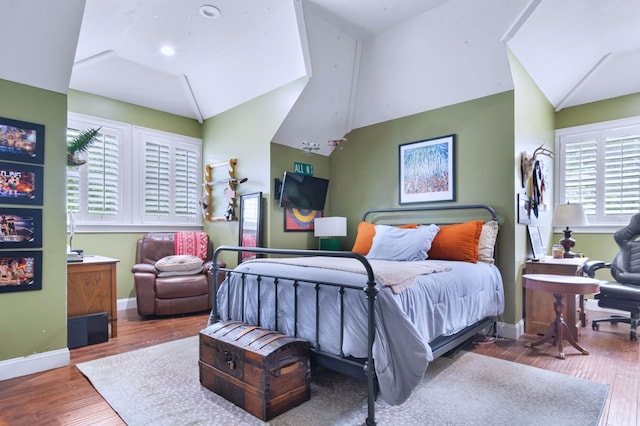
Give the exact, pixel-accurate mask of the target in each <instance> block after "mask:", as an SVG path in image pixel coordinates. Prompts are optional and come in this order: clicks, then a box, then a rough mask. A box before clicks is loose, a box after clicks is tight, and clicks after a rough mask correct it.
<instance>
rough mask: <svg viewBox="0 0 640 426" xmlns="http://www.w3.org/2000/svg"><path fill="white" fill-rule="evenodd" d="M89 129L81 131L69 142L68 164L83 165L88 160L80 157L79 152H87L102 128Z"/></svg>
mask: <svg viewBox="0 0 640 426" xmlns="http://www.w3.org/2000/svg"><path fill="white" fill-rule="evenodd" d="M101 128H102V127H98V128H97V129H95V128H94V129H87V130H83V131H81V132H79V133H78V134H77V135H76V136H75V137H73V138H72V139H71V140H70V141H68V142H67V166H82V165H83V164H85V163H86V162H87V160H84V159H80V158H78V154H80V153H82V152H85V151H86V150H87V149H89V146H91V144H92V143H93V142H94V141H95V140H96V137H97V136H98V135H99V134H100V129H101Z"/></svg>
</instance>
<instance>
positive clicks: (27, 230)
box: [0, 207, 42, 249]
mask: <svg viewBox="0 0 640 426" xmlns="http://www.w3.org/2000/svg"><path fill="white" fill-rule="evenodd" d="M41 247H42V210H40V209H12V208H7V207H0V249H14V248H41Z"/></svg>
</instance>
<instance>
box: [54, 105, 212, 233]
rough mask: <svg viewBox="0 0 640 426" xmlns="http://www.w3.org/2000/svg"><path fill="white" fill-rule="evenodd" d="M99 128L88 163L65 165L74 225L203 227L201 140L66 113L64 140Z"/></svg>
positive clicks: (120, 228)
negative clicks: (75, 165) (67, 118)
mask: <svg viewBox="0 0 640 426" xmlns="http://www.w3.org/2000/svg"><path fill="white" fill-rule="evenodd" d="M98 127H99V128H100V132H99V134H98V136H97V137H96V139H95V142H94V143H92V144H91V145H90V146H89V149H88V150H87V151H86V152H85V153H83V159H84V160H86V161H87V162H86V164H85V165H82V166H79V167H74V166H71V167H67V209H68V211H70V212H71V213H73V215H74V222H75V224H76V225H77V226H78V230H86V231H91V230H98V228H100V229H99V230H100V231H104V228H105V227H108V228H109V229H110V230H114V231H123V230H129V231H130V230H132V228H145V230H146V229H147V228H153V230H162V229H172V230H173V229H176V228H177V227H198V228H199V227H200V226H201V211H200V208H199V199H200V195H201V191H202V185H201V184H202V182H201V180H202V178H201V176H202V173H201V164H202V159H201V149H202V141H201V140H199V139H194V138H189V137H185V136H181V135H175V134H171V133H166V132H161V131H157V130H152V129H146V128H143V127H137V126H131V125H129V124H126V123H118V122H113V121H109V120H103V119H97V118H93V117H87V116H82V115H79V114H69V120H68V129H67V140H71V139H72V138H73V137H74V136H76V135H77V134H78V133H79V132H81V131H82V130H86V129H90V128H98ZM149 230H151V229H149Z"/></svg>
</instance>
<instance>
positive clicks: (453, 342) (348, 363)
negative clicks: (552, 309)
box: [209, 204, 498, 425]
mask: <svg viewBox="0 0 640 426" xmlns="http://www.w3.org/2000/svg"><path fill="white" fill-rule="evenodd" d="M474 209H482V210H486V211H487V212H488V213H489V214H490V216H491V219H492V220H496V221H497V220H498V218H497V215H496V213H495V211H494V210H493V208H492V207H490V206H488V205H484V204H472V205H455V206H446V207H443V206H428V207H405V208H403V207H401V208H389V209H373V210H369V211H367V212H366V213H365V214H364V215H363V220H366V219H367V217H368V216H371V215H377V214H381V215H384V214H391V215H398V214H402V213H410V212H414V213H419V212H425V211H449V210H474ZM450 223H456V222H450ZM440 224H443V223H442V222H440ZM223 252H237V253H240V252H251V253H255V255H256V256H258V257H263V256H270V255H275V256H326V257H343V258H352V259H356V260H357V261H358V262H360V263H361V264H362V266H363V268H364V270H365V271H366V276H367V278H366V284H365V285H364V286H359V285H349V284H336V283H332V282H321V281H310V280H308V279H304V278H303V277H285V276H270V275H265V274H255V273H248V272H237V271H235V270H233V269H230V268H226V267H225V268H222V267H219V266H218V257H219V255H220V254H221V253H223ZM494 253H495V250H494ZM494 256H495V255H494ZM211 271H212V275H213V284H214V287H213V288H214V289H215V291H214V297H213V300H212V310H211V315H210V317H209V325H211V324H213V323H215V322H218V321H220V313H219V310H218V299H217V297H216V295H217V291H218V288H219V284H221V283H218V272H219V271H224V272H225V275H226V276H227V277H229V276H230V275H231V274H241V285H242V286H243V290H242V292H241V294H243V295H244V286H245V279H246V276H247V275H254V276H257V281H258V286H257V291H258V294H260V281H261V278H262V277H265V278H272V279H273V280H274V285H275V287H276V289H275V290H276V291H275V294H277V286H278V285H279V284H280V282H281V280H284V281H285V282H286V283H287V285H293V287H294V324H295V327H296V328H295V331H294V336H295V337H298V336H297V319H298V309H297V305H298V303H297V292H296V290H297V287H298V286H299V284H300V282H305V283H309V282H310V283H312V284H314V286H315V291H316V297H315V300H316V318H315V328H316V329H315V332H316V342H319V338H318V337H319V327H320V325H319V324H320V318H319V314H320V308H319V291H320V289H321V288H322V287H326V286H328V287H337V288H339V293H340V301H341V306H340V354H339V355H335V354H331V353H328V352H323V351H322V349H321V348H320V345H319V343H315V344H314V345H312V347H311V352H310V358H311V361H312V362H313V363H314V365H318V366H321V367H325V368H328V369H331V370H334V371H336V372H338V373H340V374H345V375H348V376H351V377H355V378H358V379H363V380H366V382H367V419H366V424H367V425H375V424H376V420H375V400H376V396H377V392H378V384H377V378H376V373H375V366H374V359H373V340H374V336H375V301H376V298H377V295H378V292H379V291H380V290H379V288H378V285H377V284H376V282H375V276H374V273H373V269H372V268H371V265H370V264H369V262H368V260H367V258H366V257H365V256H363V255H361V254H358V253H354V252H350V251H325V250H293V249H270V248H261V247H235V246H220V247H218V248H217V249H216V250H215V253H214V256H213V262H212V267H211ZM346 289H355V290H362V291H364V293H365V295H366V298H367V307H368V312H367V357H366V358H353V357H346V356H345V355H344V353H342V346H343V345H342V344H343V339H344V312H345V306H344V293H345V290H346ZM241 303H242V304H243V305H244V300H242V302H241ZM275 303H276V306H275V312H276V315H275V317H276V318H275V328H276V329H277V328H278V319H277V303H278V298H277V297H276V298H275ZM230 305H231V304H230V303H227V307H228V309H230ZM260 308H261V306H260V299H259V298H258V316H257V318H258V320H259V319H260V314H259V311H260ZM227 317H230V312H227ZM234 319H236V320H240V321H244V320H245V318H234ZM496 320H497V319H496V318H495V317H488V318H485V319H483V320H481V321H478V322H476V323H475V324H472V325H470V326H468V327H466V328H465V329H464V330H462V331H460V332H458V333H456V334H455V335H452V336H440V337H438V338H436V339H434V340H433V341H432V342H431V343H429V346H430V347H431V349H432V352H433V357H434V358H438V357H440V356H442V355H444V354H446V353H448V352H450V351H452V350H454V349H456V348H458V347H460V346H462V345H464V344H465V343H466V342H468V341H469V340H470V339H472V338H473V337H474V336H475V335H476V334H477V333H478V332H480V330H482V329H486V328H488V327H490V326H491V325H493V326H494V328H493V329H494V330H495V322H496ZM256 325H258V326H260V325H261V324H256Z"/></svg>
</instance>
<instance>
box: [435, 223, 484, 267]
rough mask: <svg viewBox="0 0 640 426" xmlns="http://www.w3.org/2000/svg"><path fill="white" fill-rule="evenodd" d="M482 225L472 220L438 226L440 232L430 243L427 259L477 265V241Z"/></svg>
mask: <svg viewBox="0 0 640 426" xmlns="http://www.w3.org/2000/svg"><path fill="white" fill-rule="evenodd" d="M482 225H483V222H482V221H481V220H472V221H469V222H465V223H456V224H453V225H442V226H440V231H439V232H438V233H437V234H436V237H435V238H434V239H433V242H432V243H431V249H430V250H429V253H428V256H429V259H439V260H459V261H462V262H471V263H478V241H479V240H480V233H481V232H482Z"/></svg>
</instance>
